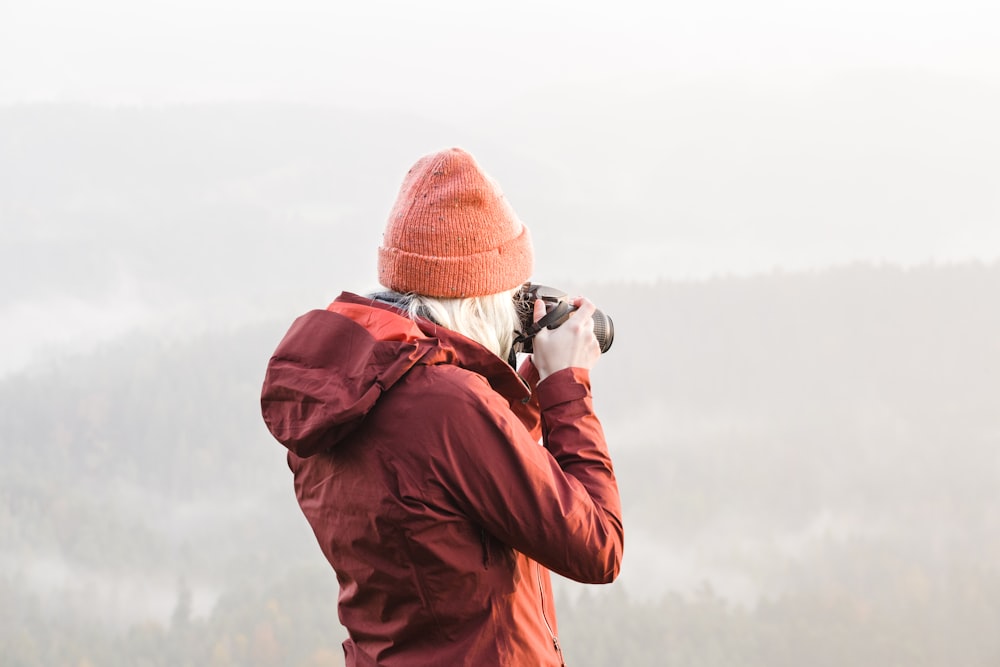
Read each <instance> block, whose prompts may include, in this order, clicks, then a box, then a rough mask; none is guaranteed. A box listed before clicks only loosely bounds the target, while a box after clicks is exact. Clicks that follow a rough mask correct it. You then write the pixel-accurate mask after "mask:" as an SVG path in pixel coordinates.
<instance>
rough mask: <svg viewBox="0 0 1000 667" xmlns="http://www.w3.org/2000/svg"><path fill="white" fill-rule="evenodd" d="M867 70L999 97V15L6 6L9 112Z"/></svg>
mask: <svg viewBox="0 0 1000 667" xmlns="http://www.w3.org/2000/svg"><path fill="white" fill-rule="evenodd" d="M872 67H875V68H878V67H890V68H891V67H904V68H920V69H930V70H936V71H941V72H947V73H955V74H961V75H964V76H973V77H982V78H985V79H989V80H991V81H993V82H998V81H1000V3H997V2H995V1H992V0H950V1H949V0H908V1H907V0H805V1H794V0H785V1H782V0H759V1H755V2H746V1H745V0H707V1H702V2H692V1H691V0H684V2H654V1H652V0H643V1H642V2H639V1H637V0H624V1H618V2H614V3H612V2H603V3H595V2H588V1H586V0H576V1H564V0H534V1H533V0H506V1H505V2H471V1H460V0H421V1H412V2H410V1H405V2H404V1H399V0H371V1H353V2H339V1H337V0H322V1H320V0H289V1H283V2H277V1H270V2H265V1H262V0H242V1H236V0H172V1H170V2H166V1H159V0H154V1H149V0H145V1H144V0H88V1H86V2H80V1H78V0H0V82H2V85H0V103H10V102H21V101H37V100H63V101H87V102H97V103H121V102H125V103H137V102H138V103H161V102H199V101H218V100H248V99H277V100H300V101H316V102H336V103H339V104H344V105H356V106H359V107H363V108H365V107H373V106H391V107H393V108H395V109H400V108H406V107H412V108H414V109H416V110H422V111H429V112H431V113H437V114H455V113H461V112H462V111H463V110H464V109H467V108H472V107H474V106H475V105H487V104H489V103H490V102H491V101H493V100H497V99H502V98H505V97H507V98H509V97H510V96H511V94H516V93H517V92H519V91H522V90H527V89H531V88H533V87H539V86H545V85H550V84H553V83H560V82H565V81H571V80H580V79H590V78H595V77H596V78H615V77H635V76H642V75H645V74H650V73H654V74H655V73H660V74H668V75H670V76H672V77H698V76H702V75H705V74H710V73H717V72H744V73H751V74H753V75H755V76H763V77H775V78H779V79H780V78H781V77H782V76H785V75H787V73H788V72H789V70H795V69H798V70H804V69H808V70H810V71H812V72H816V71H819V70H830V71H839V70H853V69H858V68H872ZM446 84H447V85H446Z"/></svg>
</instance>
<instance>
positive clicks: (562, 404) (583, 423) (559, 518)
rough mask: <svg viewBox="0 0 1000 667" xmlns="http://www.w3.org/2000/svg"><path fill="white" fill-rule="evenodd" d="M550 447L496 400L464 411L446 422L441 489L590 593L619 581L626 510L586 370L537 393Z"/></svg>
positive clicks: (475, 400) (486, 396) (491, 397)
mask: <svg viewBox="0 0 1000 667" xmlns="http://www.w3.org/2000/svg"><path fill="white" fill-rule="evenodd" d="M536 391H537V397H538V405H539V407H540V409H541V415H542V437H543V441H544V447H542V446H539V445H538V441H537V437H533V436H532V434H531V433H530V432H529V431H528V429H526V428H525V426H524V424H523V423H522V422H521V420H520V419H518V417H517V415H515V414H514V413H512V412H511V410H510V409H509V408H508V406H507V405H506V402H505V401H504V400H503V398H502V397H500V396H499V395H498V394H496V393H495V392H493V391H488V390H487V391H479V392H476V396H467V397H466V400H464V401H458V402H457V403H458V405H455V406H454V407H455V409H450V410H448V413H449V415H451V416H450V417H449V418H446V419H445V420H444V426H445V428H444V441H445V442H444V445H445V451H447V452H448V455H447V456H446V457H445V459H446V460H444V461H440V462H436V463H435V465H439V466H440V469H439V470H437V471H436V475H437V477H438V479H439V480H441V481H442V483H444V484H445V485H446V486H447V487H448V488H447V490H448V492H449V493H450V494H451V495H452V497H453V498H454V499H455V501H456V503H458V504H459V506H460V507H461V508H462V509H463V511H464V512H466V513H467V515H468V516H470V517H471V518H472V519H473V520H475V521H477V522H478V523H479V524H480V525H481V526H483V527H484V528H485V529H486V530H487V531H489V532H490V533H491V534H492V535H493V536H494V537H495V538H497V539H498V540H500V541H502V542H504V543H505V544H507V545H508V546H510V547H512V548H514V549H516V550H517V551H520V552H521V553H523V554H525V555H527V556H528V557H529V558H532V559H534V560H536V561H538V562H539V563H541V564H542V565H544V566H545V567H547V568H549V569H550V570H552V571H554V572H556V573H558V574H560V575H562V576H565V577H568V578H570V579H574V580H576V581H580V582H583V583H609V582H611V581H613V580H614V579H615V578H616V577H617V576H618V573H619V570H620V566H621V558H622V549H623V541H624V531H623V526H622V517H621V500H620V498H619V494H618V485H617V482H616V480H615V475H614V470H613V467H612V464H611V458H610V456H609V454H608V448H607V444H606V442H605V439H604V433H603V430H602V428H601V425H600V422H599V421H598V419H597V416H596V415H595V414H594V411H593V404H592V401H591V395H590V380H589V374H588V372H587V371H586V370H583V369H578V368H573V369H565V370H563V371H560V372H558V373H554V374H552V375H551V376H549V377H548V378H546V379H545V380H544V381H543V382H541V383H539V384H538V386H537V388H536Z"/></svg>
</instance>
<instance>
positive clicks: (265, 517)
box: [0, 263, 1000, 667]
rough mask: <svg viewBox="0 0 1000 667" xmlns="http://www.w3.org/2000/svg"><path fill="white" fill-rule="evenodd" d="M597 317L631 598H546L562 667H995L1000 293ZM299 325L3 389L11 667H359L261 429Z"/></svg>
mask: <svg viewBox="0 0 1000 667" xmlns="http://www.w3.org/2000/svg"><path fill="white" fill-rule="evenodd" d="M581 291H583V292H585V293H586V294H588V296H590V297H591V298H592V299H593V300H594V301H595V302H596V303H597V304H598V306H599V307H601V308H602V309H603V310H605V311H606V312H607V313H609V314H610V315H611V316H612V317H613V318H614V322H615V327H616V337H615V342H614V346H613V348H612V349H611V351H610V352H608V354H606V355H605V357H604V358H603V359H602V360H601V362H600V364H599V365H598V368H597V369H595V371H594V379H593V381H594V393H595V403H596V406H597V409H598V412H599V415H600V416H601V418H602V420H603V422H604V424H605V428H606V431H607V435H608V439H609V442H610V446H611V449H612V454H613V457H614V459H615V465H616V472H617V474H618V476H619V480H620V485H621V490H622V495H623V501H624V505H625V507H624V509H625V523H626V541H625V544H626V548H625V560H624V563H623V575H622V578H621V579H620V580H619V582H617V583H615V584H612V585H610V586H605V587H586V586H581V585H577V584H573V583H571V582H565V581H559V582H557V583H558V584H559V586H558V594H559V599H558V607H559V630H560V638H561V643H562V645H563V647H564V650H565V653H566V657H567V662H568V664H569V665H571V666H572V667H587V666H591V667H605V666H608V665H650V666H652V665H657V666H661V665H678V666H682V665H683V666H684V667H722V666H726V667H729V666H732V667H736V666H740V667H752V666H757V665H759V666H761V667H786V666H787V667H802V666H803V665H808V666H810V667H825V666H830V667H834V666H836V667H846V666H851V667H891V666H899V667H924V666H927V667H930V666H934V667H946V666H947V667H951V666H954V665H962V666H963V667H987V666H989V667H995V666H996V665H998V664H1000V633H997V628H998V627H1000V496H998V494H997V489H998V488H1000V417H998V416H1000V309H998V308H997V303H998V302H1000V300H998V297H1000V266H998V265H996V264H993V265H984V264H974V263H969V264H955V265H942V266H933V265H925V266H920V267H916V268H910V269H903V268H899V267H893V266H876V265H870V264H858V265H851V266H844V267H840V268H835V269H828V270H823V271H816V272H811V273H801V272H799V273H783V272H774V273H771V274H766V275H758V276H755V277H720V278H717V279H712V280H703V281H691V282H660V283H657V284H648V283H637V284H626V283H617V284H608V283H602V284H594V285H591V286H589V287H587V286H584V288H583V289H582V290H581ZM331 296H333V295H331ZM316 305H317V306H322V305H325V304H324V303H317V304H316ZM292 316H293V315H292ZM289 323H290V317H289V318H280V319H274V318H267V319H264V320H261V321H258V322H256V323H249V324H240V325H239V326H234V327H232V328H231V329H229V330H215V331H212V332H204V333H200V334H198V333H195V334H191V335H187V336H184V335H176V334H174V335H162V336H156V335H152V334H140V333H136V334H133V335H130V336H127V337H124V338H121V339H117V340H115V341H113V342H109V343H105V344H103V345H102V346H100V347H99V348H97V349H96V350H93V351H89V352H86V353H82V354H79V355H76V356H69V357H65V356H63V357H53V358H52V359H50V360H49V361H47V362H44V363H36V364H35V365H33V366H31V367H30V368H27V369H25V370H23V371H19V372H16V373H13V374H9V375H7V376H5V377H3V378H2V379H0V434H2V435H0V455H2V457H3V460H4V465H3V466H2V467H0V656H2V663H3V665H4V666H5V667H6V666H9V667H22V666H23V667H34V666H45V667H62V666H65V667H103V666H109V667H112V666H117V665H121V666H123V667H124V666H128V667H135V666H140V667H141V666H151V667H152V666H163V667H168V666H169V667H179V666H185V665H190V666H192V667H194V666H203V665H210V666H213V667H228V666H234V665H246V666H261V667H263V666H279V665H280V666H291V667H321V666H327V665H341V664H343V659H342V653H341V650H340V647H339V644H340V642H341V641H342V639H343V638H344V631H343V629H342V628H341V627H340V625H339V624H338V621H337V612H336V596H337V590H336V580H335V578H334V575H333V573H332V571H330V570H329V568H328V567H327V566H326V564H325V562H324V561H323V559H322V557H321V555H320V554H319V550H318V548H317V547H316V546H315V544H314V543H313V538H312V535H311V533H310V531H309V528H308V526H307V524H306V523H305V521H304V519H302V517H301V515H300V513H299V510H298V508H297V506H296V505H295V501H294V497H293V493H292V488H291V481H290V475H289V473H288V470H287V467H286V466H285V463H284V458H283V456H284V455H283V450H282V448H281V447H280V446H279V445H278V444H277V443H275V442H274V441H273V440H271V439H270V437H269V435H268V433H267V432H266V430H265V429H264V426H263V424H262V422H261V419H260V416H259V410H258V392H259V388H260V382H261V379H262V376H263V370H264V365H265V363H266V361H267V358H268V356H269V355H270V353H271V351H272V350H273V347H274V345H275V344H276V343H277V341H278V340H279V339H280V337H281V335H282V334H283V333H284V330H285V328H286V327H287V326H288V324H289Z"/></svg>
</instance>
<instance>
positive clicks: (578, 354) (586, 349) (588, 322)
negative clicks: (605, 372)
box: [531, 297, 601, 381]
mask: <svg viewBox="0 0 1000 667" xmlns="http://www.w3.org/2000/svg"><path fill="white" fill-rule="evenodd" d="M571 303H572V304H573V305H574V306H576V310H574V311H573V312H572V313H570V315H569V318H568V319H567V320H566V321H565V322H563V323H562V325H561V326H559V327H558V328H556V329H542V330H541V331H539V332H538V333H537V334H536V335H535V338H534V340H533V341H532V343H531V345H532V348H533V349H534V354H533V355H532V358H533V361H534V363H535V368H537V369H538V375H539V378H540V379H539V381H541V380H544V379H545V378H547V377H548V376H549V375H552V374H553V373H555V372H556V371H561V370H563V369H564V368H585V369H587V370H590V369H591V368H593V367H594V364H596V363H597V360H598V359H599V358H600V356H601V345H600V343H598V342H597V338H596V337H595V336H594V311H595V310H596V308H595V306H594V304H592V303H591V302H589V301H587V300H586V299H584V298H582V297H578V298H576V299H573V300H572V302H571ZM544 315H545V302H544V301H542V300H541V299H537V300H536V301H535V322H537V321H538V320H540V319H541V318H542V317H543V316H544Z"/></svg>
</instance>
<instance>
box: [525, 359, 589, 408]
mask: <svg viewBox="0 0 1000 667" xmlns="http://www.w3.org/2000/svg"><path fill="white" fill-rule="evenodd" d="M536 392H537V394H538V405H539V407H541V409H542V411H545V410H548V409H549V408H551V407H555V406H556V405H560V404H562V403H570V402H572V401H578V400H580V399H582V398H587V397H588V396H590V371H589V370H587V369H586V368H564V369H562V370H561V371H556V372H555V373H553V374H552V375H550V376H548V377H547V378H545V379H544V380H542V381H541V382H539V383H538V387H537V388H536Z"/></svg>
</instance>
